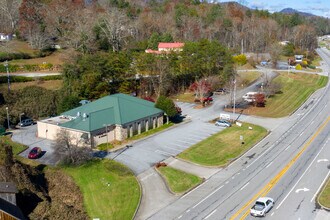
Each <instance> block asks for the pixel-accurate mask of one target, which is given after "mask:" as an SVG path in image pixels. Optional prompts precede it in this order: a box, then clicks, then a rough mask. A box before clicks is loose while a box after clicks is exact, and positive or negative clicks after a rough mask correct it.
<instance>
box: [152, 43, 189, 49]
mask: <svg viewBox="0 0 330 220" xmlns="http://www.w3.org/2000/svg"><path fill="white" fill-rule="evenodd" d="M183 46H184V43H159V44H158V49H159V48H167V49H173V48H181V47H183Z"/></svg>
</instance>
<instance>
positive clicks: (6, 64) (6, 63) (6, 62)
mask: <svg viewBox="0 0 330 220" xmlns="http://www.w3.org/2000/svg"><path fill="white" fill-rule="evenodd" d="M4 66H5V67H6V70H7V79H8V93H10V78H9V69H8V60H6V61H5V64H4Z"/></svg>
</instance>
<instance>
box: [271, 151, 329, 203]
mask: <svg viewBox="0 0 330 220" xmlns="http://www.w3.org/2000/svg"><path fill="white" fill-rule="evenodd" d="M322 149H323V147H322V148H321V150H320V151H319V152H318V153H317V155H316V156H315V157H314V159H313V161H312V162H311V163H310V164H309V166H308V167H307V169H306V170H305V172H304V173H303V174H302V175H301V177H300V178H299V179H298V181H297V182H296V184H294V186H293V187H292V189H291V190H290V191H289V193H288V194H287V195H286V196H285V197H284V199H283V200H282V202H281V203H280V204H279V205H278V206H277V207H276V209H279V208H280V207H281V205H282V204H283V202H284V201H285V200H286V199H287V198H288V196H289V195H290V193H291V192H292V191H293V189H294V188H295V187H296V186H297V184H298V183H299V181H300V180H301V179H302V178H303V176H304V175H305V174H306V172H307V170H309V168H310V167H311V166H312V164H313V163H314V161H315V160H316V158H317V157H318V156H319V154H320V153H321V151H322Z"/></svg>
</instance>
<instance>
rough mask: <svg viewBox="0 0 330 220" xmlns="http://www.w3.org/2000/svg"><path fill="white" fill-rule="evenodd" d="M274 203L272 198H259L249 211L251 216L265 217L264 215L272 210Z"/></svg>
mask: <svg viewBox="0 0 330 220" xmlns="http://www.w3.org/2000/svg"><path fill="white" fill-rule="evenodd" d="M274 203H275V202H274V199H272V198H269V197H260V198H259V199H257V201H256V203H255V204H254V206H252V208H251V209H250V214H251V215H253V216H266V213H267V212H269V210H270V209H271V208H273V206H274Z"/></svg>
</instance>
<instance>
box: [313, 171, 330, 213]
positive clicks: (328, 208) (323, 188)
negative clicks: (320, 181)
mask: <svg viewBox="0 0 330 220" xmlns="http://www.w3.org/2000/svg"><path fill="white" fill-rule="evenodd" d="M328 184H330V177H329V178H328V180H327V181H325V183H324V185H323V186H322V190H321V191H320V192H319V193H318V195H317V197H316V203H317V205H319V206H320V207H321V209H324V210H326V211H328V212H329V211H330V207H326V206H324V205H322V204H321V203H320V201H319V200H320V196H321V194H322V193H323V191H324V190H325V187H326V185H328Z"/></svg>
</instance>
